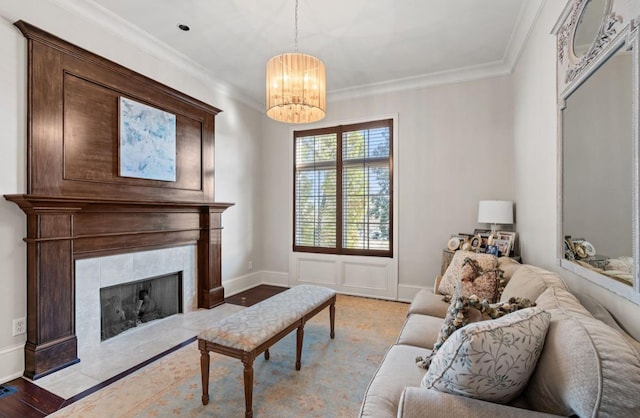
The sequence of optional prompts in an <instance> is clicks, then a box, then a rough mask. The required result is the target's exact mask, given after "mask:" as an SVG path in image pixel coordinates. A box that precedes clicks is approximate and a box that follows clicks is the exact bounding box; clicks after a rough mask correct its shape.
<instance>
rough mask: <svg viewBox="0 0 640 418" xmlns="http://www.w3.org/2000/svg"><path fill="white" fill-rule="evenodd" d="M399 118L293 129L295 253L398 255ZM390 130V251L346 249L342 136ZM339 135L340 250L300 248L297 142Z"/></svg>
mask: <svg viewBox="0 0 640 418" xmlns="http://www.w3.org/2000/svg"><path fill="white" fill-rule="evenodd" d="M395 123H396V120H395V118H393V117H385V118H381V119H377V118H376V119H373V120H371V121H365V122H356V123H348V124H347V123H344V124H338V125H334V126H329V127H321V128H311V129H304V130H293V134H292V137H293V147H292V149H293V164H292V188H291V189H290V196H292V209H293V211H292V219H291V222H292V250H293V252H303V253H317V254H335V255H352V256H367V257H387V258H393V257H394V254H395V242H394V235H395V232H396V231H395V217H394V210H395V205H396V199H395V187H394V185H395V180H396V179H395V174H396V173H395V170H394V164H393V162H394V148H395V132H394V131H395V129H396V127H395V126H394V124H395ZM381 127H387V128H388V130H389V157H388V167H389V206H390V208H389V249H388V250H376V249H353V248H344V247H343V236H342V232H343V223H344V220H343V196H342V182H343V178H342V172H343V161H342V134H343V133H344V132H347V131H357V130H359V129H375V128H381ZM332 133H335V134H336V136H337V143H336V147H337V153H336V183H337V184H336V247H335V248H328V247H310V246H301V245H296V192H297V189H296V172H297V166H296V155H297V149H296V146H297V142H296V139H297V138H298V137H302V136H312V135H313V136H315V135H326V134H332ZM372 160H373V161H376V160H377V161H385V160H387V158H377V159H376V158H372V159H367V158H364V159H362V161H363V162H365V161H372Z"/></svg>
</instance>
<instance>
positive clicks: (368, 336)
mask: <svg viewBox="0 0 640 418" xmlns="http://www.w3.org/2000/svg"><path fill="white" fill-rule="evenodd" d="M407 308H408V305H407V304H404V303H398V302H389V301H382V300H375V299H368V298H359V297H353V296H344V295H338V298H337V302H336V337H335V339H334V340H332V339H330V338H329V309H328V308H327V309H325V310H324V311H323V312H320V313H319V314H318V315H316V316H315V317H314V318H313V319H311V320H310V321H309V322H307V324H306V325H305V328H304V331H305V332H304V345H303V350H302V369H301V370H300V371H296V370H295V355H296V354H295V350H296V340H295V334H296V333H295V331H294V332H292V333H291V334H289V335H288V336H287V337H285V338H283V339H282V340H281V341H280V342H278V343H277V344H276V345H274V346H273V347H272V348H271V349H270V350H269V351H270V353H271V356H270V359H269V360H265V359H264V357H263V356H260V357H259V358H257V359H256V361H255V363H254V387H253V411H254V417H258V418H259V417H278V418H288V417H292V418H293V417H296V418H298V417H354V416H356V415H357V413H358V410H359V408H360V404H361V402H362V398H363V396H364V391H365V389H366V387H367V384H368V383H369V381H370V379H371V377H372V376H373V374H374V373H375V371H376V369H377V367H378V365H379V364H380V362H381V361H382V357H383V356H384V353H385V352H386V351H387V349H388V347H389V346H390V345H391V344H393V343H394V342H395V340H396V338H397V336H398V334H399V331H400V328H401V327H402V324H403V323H404V319H405V316H406V313H407ZM407 361H413V359H407ZM242 371H243V367H242V363H241V362H240V361H239V360H236V359H232V358H229V357H225V356H222V355H218V354H215V353H211V368H210V386H209V396H210V400H209V404H208V405H206V406H203V405H202V402H201V400H200V397H201V395H202V387H201V382H200V352H199V351H198V348H197V342H194V343H191V344H189V345H188V346H186V347H184V348H182V349H180V350H178V351H175V352H174V353H172V354H170V355H168V356H166V357H164V358H162V359H160V360H158V361H157V362H155V363H152V364H150V365H148V366H146V367H144V368H142V369H140V370H138V371H137V372H135V373H133V374H131V375H129V376H127V377H126V378H124V379H122V380H119V381H117V382H116V383H113V384H111V385H109V386H107V387H106V388H104V389H102V390H100V391H98V392H96V393H94V394H92V395H90V396H88V397H86V398H84V399H81V400H80V401H78V402H75V403H73V404H71V405H70V406H68V407H66V408H64V409H62V410H60V411H58V412H57V413H55V414H53V415H51V416H53V417H110V418H111V417H243V416H244V386H243V384H244V383H243V382H244V381H243V376H242Z"/></svg>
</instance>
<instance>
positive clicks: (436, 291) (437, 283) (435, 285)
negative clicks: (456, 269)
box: [433, 275, 442, 294]
mask: <svg viewBox="0 0 640 418" xmlns="http://www.w3.org/2000/svg"><path fill="white" fill-rule="evenodd" d="M441 281H442V276H440V275H438V276H436V280H435V281H434V282H433V293H435V294H437V293H438V287H439V286H440V282H441Z"/></svg>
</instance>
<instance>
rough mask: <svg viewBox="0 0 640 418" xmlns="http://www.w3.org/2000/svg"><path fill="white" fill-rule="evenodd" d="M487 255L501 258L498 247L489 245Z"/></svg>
mask: <svg viewBox="0 0 640 418" xmlns="http://www.w3.org/2000/svg"><path fill="white" fill-rule="evenodd" d="M486 253H487V254H491V255H495V256H496V257H499V256H500V250H499V249H498V246H497V245H487V250H486Z"/></svg>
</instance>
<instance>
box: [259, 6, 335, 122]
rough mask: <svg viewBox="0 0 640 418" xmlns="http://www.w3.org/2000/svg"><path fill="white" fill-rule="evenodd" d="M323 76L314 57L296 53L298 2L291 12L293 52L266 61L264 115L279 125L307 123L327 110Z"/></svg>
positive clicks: (318, 117) (321, 116)
mask: <svg viewBox="0 0 640 418" xmlns="http://www.w3.org/2000/svg"><path fill="white" fill-rule="evenodd" d="M325 79H326V74H325V70H324V64H323V63H322V61H320V60H319V59H318V58H316V57H313V56H311V55H307V54H301V53H299V52H298V0H296V9H295V52H294V53H287V54H281V55H276V56H275V57H273V58H271V59H270V60H269V62H267V116H269V117H270V118H271V119H274V120H277V121H279V122H286V123H310V122H316V121H319V120H320V119H322V118H324V115H325V111H326V109H327V101H326V81H325Z"/></svg>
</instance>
